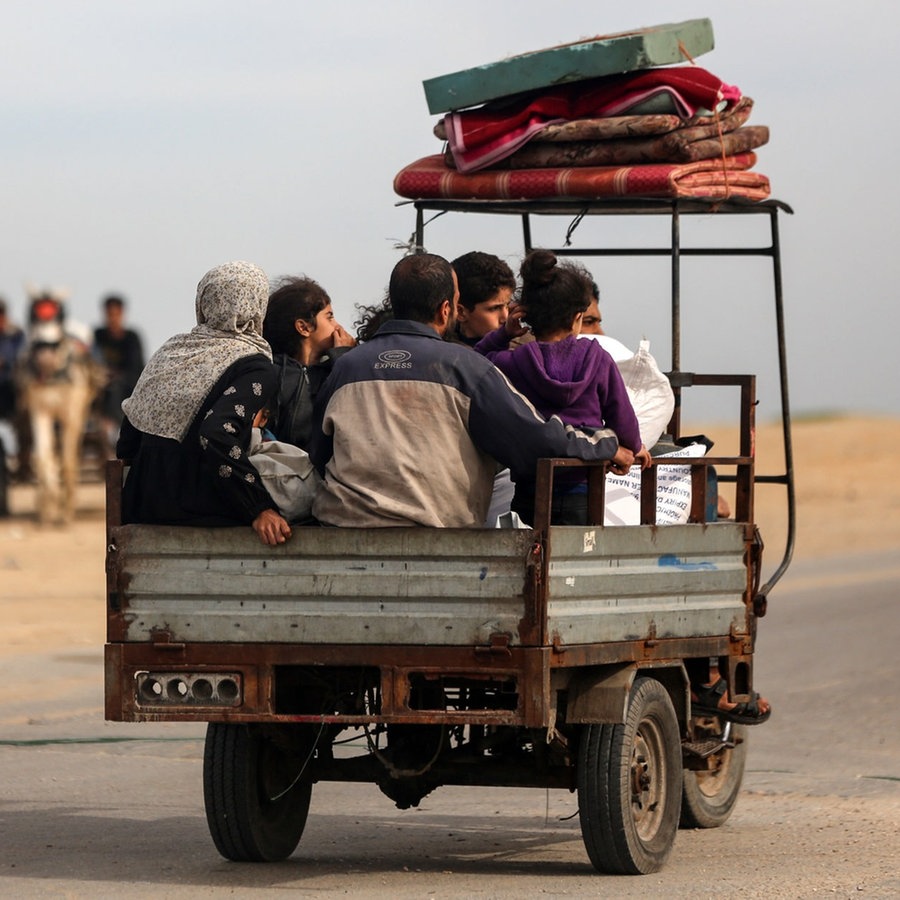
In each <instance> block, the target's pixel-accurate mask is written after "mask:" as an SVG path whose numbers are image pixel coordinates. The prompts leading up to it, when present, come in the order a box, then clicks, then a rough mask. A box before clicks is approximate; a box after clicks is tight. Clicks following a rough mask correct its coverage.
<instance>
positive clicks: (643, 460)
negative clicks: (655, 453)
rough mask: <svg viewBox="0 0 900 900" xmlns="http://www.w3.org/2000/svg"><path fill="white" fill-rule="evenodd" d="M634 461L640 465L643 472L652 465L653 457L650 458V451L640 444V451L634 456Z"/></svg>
mask: <svg viewBox="0 0 900 900" xmlns="http://www.w3.org/2000/svg"><path fill="white" fill-rule="evenodd" d="M634 461H635V464H638V463H639V464H640V466H641V471H643V470H644V469H647V468H649V467H650V466H651V465H652V464H653V457H651V456H650V451H649V450H648V449H647V448H646V447H645V446H644V445H643V444H641V449H640V450H638V452H637V453H635V454H634Z"/></svg>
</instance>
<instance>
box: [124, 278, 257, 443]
mask: <svg viewBox="0 0 900 900" xmlns="http://www.w3.org/2000/svg"><path fill="white" fill-rule="evenodd" d="M268 302H269V279H268V277H267V276H266V273H265V272H263V270H262V269H260V268H259V267H258V266H255V265H253V263H248V262H230V263H225V264H224V265H221V266H216V267H215V268H214V269H210V271H209V272H207V273H206V274H205V275H204V276H203V278H201V279H200V284H198V285H197V300H196V304H195V310H196V314H197V325H196V326H195V327H194V328H192V329H191V330H190V331H189V332H187V333H186V334H177V335H175V337H172V338H169V340H167V341H166V342H165V343H164V344H163V345H162V347H160V348H159V350H157V351H156V353H154V354H153V356H152V357H151V358H150V361H149V362H148V363H147V366H146V368H145V369H144V371H143V372H142V373H141V377H140V379H139V380H138V383H137V385H136V386H135V389H134V393H132V395H131V396H130V397H129V398H128V399H127V400H124V401H123V402H122V410H123V412H124V413H125V415H126V416H128V419H129V421H130V422H131V424H132V425H134V427H135V428H137V429H139V430H140V431H143V432H146V433H147V434H155V435H157V436H159V437H166V438H174V439H175V440H177V441H180V440H182V439H183V438H184V436H185V434H186V433H187V431H188V429H189V428H190V427H191V423H192V422H193V421H194V417H195V416H196V415H197V412H198V410H199V409H200V406H201V404H202V403H203V401H204V399H206V397H207V396H208V395H209V392H210V391H211V390H212V388H213V386H214V385H215V383H216V382H217V381H218V380H219V378H221V376H222V374H223V373H224V372H225V370H226V369H227V368H228V367H229V366H230V365H231V364H232V363H234V362H235V361H236V360H238V359H241V358H242V357H244V356H251V355H253V354H256V353H262V354H263V355H264V356H266V357H267V358H268V359H271V358H272V351H271V349H270V348H269V345H268V344H267V343H266V342H265V340H263V337H262V323H263V318H264V317H265V314H266V306H267V305H268Z"/></svg>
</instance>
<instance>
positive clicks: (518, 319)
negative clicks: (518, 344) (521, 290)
mask: <svg viewBox="0 0 900 900" xmlns="http://www.w3.org/2000/svg"><path fill="white" fill-rule="evenodd" d="M526 314H527V311H526V309H525V307H524V306H521V305H520V304H518V303H511V304H510V305H509V314H508V316H507V318H506V325H505V328H506V333H507V334H508V335H509V337H511V338H517V337H521V336H522V335H523V334H528V326H527V325H523V324H522V319H524V318H525V316H526Z"/></svg>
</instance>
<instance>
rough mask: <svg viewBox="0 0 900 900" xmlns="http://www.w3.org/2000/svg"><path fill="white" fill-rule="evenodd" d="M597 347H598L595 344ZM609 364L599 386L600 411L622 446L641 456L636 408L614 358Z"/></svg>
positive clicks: (605, 422)
mask: <svg viewBox="0 0 900 900" xmlns="http://www.w3.org/2000/svg"><path fill="white" fill-rule="evenodd" d="M595 346H597V345H596V344H595ZM597 350H600V351H601V352H602V353H605V351H604V350H602V349H601V348H600V347H597ZM606 356H609V354H606ZM607 362H608V365H607V366H606V367H605V371H604V373H603V374H604V376H605V377H604V379H603V381H601V383H600V385H599V395H600V410H601V412H602V413H603V422H604V424H605V425H606V426H607V427H609V428H612V429H613V431H615V433H616V435H617V436H618V438H619V444H621V446H623V447H627V448H628V449H629V450H631V452H632V453H634V454H640V452H641V449H642V448H643V443H642V442H641V427H640V424H639V423H638V419H637V416H636V415H635V412H634V407H633V406H632V405H631V399H630V398H629V396H628V391H627V390H626V389H625V382H624V381H623V380H622V373H621V372H619V367H618V366H617V365H616V364H615V362H614V361H613V359H612V357H609V359H608V360H607ZM642 460H643V457H642Z"/></svg>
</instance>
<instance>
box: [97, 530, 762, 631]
mask: <svg viewBox="0 0 900 900" xmlns="http://www.w3.org/2000/svg"><path fill="white" fill-rule="evenodd" d="M550 547H552V552H551V550H550ZM545 556H546V559H545V558H544V557H545ZM109 567H110V575H111V579H110V612H111V618H110V627H111V634H110V639H111V640H112V641H120V642H125V643H133V642H148V641H156V640H160V639H162V640H165V641H171V642H183V643H237V642H241V643H246V642H250V643H269V642H275V643H283V642H290V643H292V644H307V645H308V644H344V645H353V644H364V645H419V646H422V645H425V646H446V647H451V646H456V647H461V646H480V645H487V644H490V643H491V642H492V639H493V638H494V636H496V635H506V636H507V639H508V646H534V645H535V644H540V643H545V644H546V643H549V642H552V643H553V644H554V645H555V646H559V645H560V644H567V645H574V644H586V643H599V642H610V641H629V640H638V639H646V638H659V639H662V638H691V637H708V636H714V635H728V634H732V635H734V634H735V633H736V632H737V633H746V629H747V625H746V622H747V614H746V606H745V597H746V591H747V587H748V568H747V545H746V537H745V529H744V527H743V526H742V525H739V524H735V523H729V522H720V523H716V524H712V525H674V526H666V527H656V526H628V527H621V528H620V527H610V528H601V527H589V528H581V527H577V528H574V527H565V528H563V527H554V528H552V529H550V539H549V541H548V542H547V544H546V545H544V544H541V543H539V542H537V541H536V539H535V533H534V532H532V531H531V530H502V529H495V530H456V529H439V530H436V529H417V528H383V529H353V528H347V529H336V528H298V529H296V530H295V536H294V538H293V539H292V540H291V541H290V543H288V544H287V545H285V546H283V547H278V548H271V547H264V546H263V545H261V544H260V543H259V542H258V540H257V539H256V538H255V536H254V535H253V534H252V533H251V532H250V531H249V530H248V529H215V530H210V529H200V528H163V527H154V526H140V525H138V526H135V525H129V526H121V527H119V528H116V529H114V530H113V533H112V544H111V552H110V556H109Z"/></svg>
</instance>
